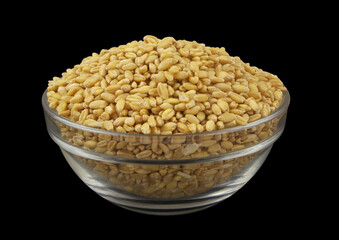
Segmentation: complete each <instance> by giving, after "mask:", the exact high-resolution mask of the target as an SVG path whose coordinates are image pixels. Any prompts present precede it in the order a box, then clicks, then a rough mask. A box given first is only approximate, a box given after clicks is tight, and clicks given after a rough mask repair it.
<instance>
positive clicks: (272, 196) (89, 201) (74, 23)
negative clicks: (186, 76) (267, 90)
mask: <svg viewBox="0 0 339 240" xmlns="http://www.w3.org/2000/svg"><path fill="white" fill-rule="evenodd" d="M159 9H160V8H159ZM159 9H157V10H159ZM213 9H216V14H209V15H206V14H204V12H205V11H210V9H209V8H207V9H204V6H201V9H200V10H199V11H198V12H197V11H196V10H194V11H193V10H191V9H189V8H188V9H187V10H186V11H185V14H183V13H178V12H172V13H171V14H168V13H166V14H165V13H164V14H163V15H162V14H160V13H159V12H158V11H156V10H154V11H150V13H149V14H148V15H147V14H146V15H144V14H136V15H134V18H133V17H132V18H131V17H130V15H129V14H128V13H129V12H128V11H126V15H122V16H121V15H116V14H115V13H116V11H117V9H114V10H113V9H111V10H109V9H106V11H104V10H105V8H104V10H101V11H102V13H105V14H102V15H106V17H105V18H101V17H100V14H98V15H99V16H98V15H93V14H92V12H90V11H89V12H86V13H83V14H80V16H78V15H77V16H76V17H70V16H72V14H73V11H75V10H72V11H71V10H68V11H60V12H58V14H56V13H54V12H53V13H50V14H49V12H48V11H46V12H44V13H42V14H40V15H34V16H33V15H29V14H28V15H27V18H26V20H27V21H25V19H23V20H22V22H21V23H22V26H21V28H20V29H21V30H20V32H16V33H17V34H18V35H17V36H18V37H16V38H15V39H13V41H15V43H17V44H16V50H17V51H18V52H19V53H21V61H20V62H21V64H24V66H23V67H22V68H19V69H17V72H18V73H19V74H21V75H20V76H21V77H20V79H21V88H23V90H24V91H23V93H22V94H21V97H20V100H21V101H20V105H19V106H20V109H22V111H25V110H26V109H27V110H29V111H27V113H26V114H25V116H26V118H27V119H29V121H26V122H25V123H23V124H24V126H25V127H26V128H25V129H27V130H26V132H25V134H26V135H27V136H34V139H32V138H31V137H29V138H28V139H27V140H25V144H24V149H25V150H22V153H24V155H25V156H27V158H28V156H29V157H30V159H31V160H30V162H29V164H27V162H26V163H25V162H23V163H20V164H18V166H17V167H18V168H21V169H22V170H23V172H25V175H22V176H24V177H21V183H22V185H20V186H21V188H23V189H25V190H27V192H26V193H25V194H24V196H21V197H20V198H17V199H19V201H20V204H19V205H20V207H21V208H22V209H23V210H22V211H20V212H21V214H19V215H18V216H19V219H20V218H23V219H25V221H31V222H32V223H33V224H35V225H39V226H43V227H44V228H46V229H48V230H50V231H51V232H58V229H59V230H60V231H64V230H66V229H73V227H74V226H75V224H76V226H78V224H79V226H81V227H80V228H76V229H78V230H79V231H80V229H81V231H85V232H86V231H87V232H88V233H92V232H95V231H96V230H98V229H102V228H103V229H104V231H105V232H107V231H108V232H110V231H112V232H114V231H118V230H119V229H120V227H122V226H126V225H128V226H130V230H131V232H133V229H134V228H135V227H138V226H139V225H140V224H141V223H143V224H146V226H147V227H148V228H144V231H145V234H146V233H150V232H152V231H153V230H152V229H160V230H163V231H164V232H163V234H165V235H167V234H172V235H173V236H176V235H177V234H179V233H178V232H180V231H184V232H187V230H188V229H190V231H194V232H199V231H201V232H202V233H207V234H210V233H217V234H218V232H219V231H220V232H223V234H222V235H220V236H227V232H235V233H236V234H237V235H239V236H241V235H242V234H244V232H242V230H243V229H245V230H246V229H247V233H250V234H257V233H259V232H258V231H260V229H261V230H262V229H265V226H269V227H270V229H274V230H275V233H285V234H286V235H289V234H290V233H292V232H293V231H294V230H298V229H299V230H300V229H302V227H301V226H300V222H302V221H303V220H304V219H305V218H312V214H311V213H310V211H309V209H308V207H306V205H305V198H304V196H305V195H306V194H307V193H308V188H306V187H305V186H309V185H310V181H309V179H305V176H304V175H303V173H305V171H307V170H305V169H304V168H303V166H304V164H305V162H306V161H307V158H306V156H305V154H304V151H303V150H304V148H305V147H303V146H302V143H303V138H302V137H300V136H302V134H303V133H304V132H305V131H306V130H305V129H307V127H306V125H300V124H301V123H303V114H304V111H305V108H304V106H305V101H304V100H303V95H302V93H303V91H304V83H303V82H304V81H305V74H304V73H305V68H304V64H303V63H304V62H306V61H309V60H310V58H309V57H306V56H305V54H304V53H305V52H308V45H307V40H306V39H307V37H308V30H309V28H310V25H309V23H307V22H305V21H303V20H300V21H296V20H298V18H297V17H296V13H295V12H294V11H293V10H291V11H290V12H289V14H290V15H288V14H286V13H280V14H278V12H274V13H270V14H269V13H267V12H266V11H264V10H262V11H261V12H258V11H257V12H253V14H251V15H246V14H245V13H243V15H241V14H240V15H229V14H228V13H229V12H232V11H231V9H228V10H227V11H226V10H225V11H224V12H223V11H222V10H220V9H218V7H217V8H213ZM135 10H137V9H135ZM95 12H96V13H100V12H99V11H98V10H96V11H95ZM137 12H138V11H137ZM150 15H152V16H153V17H150ZM291 16H292V17H293V18H291ZM164 19H165V20H166V21H164ZM148 34H150V35H155V36H157V37H159V38H163V37H166V36H172V37H174V38H175V39H177V40H178V39H186V40H190V41H193V40H196V41H197V42H200V43H205V44H206V45H207V46H216V47H225V48H226V51H227V52H228V53H229V54H230V55H232V56H239V57H240V58H241V59H242V60H243V61H245V62H249V63H250V64H251V65H253V66H257V67H259V68H262V69H264V70H266V71H268V72H271V73H273V74H276V75H278V77H279V78H280V79H281V80H282V81H283V82H284V84H285V85H286V87H287V88H288V90H289V91H290V94H291V104H290V108H289V111H288V117H287V124H286V128H285V131H284V133H283V135H282V136H281V138H280V139H279V140H278V141H277V142H276V143H275V144H274V147H273V149H272V151H271V153H270V154H269V156H268V158H267V159H266V162H265V163H264V165H263V166H262V167H261V169H260V170H259V171H258V172H257V174H256V175H255V176H254V177H253V178H252V179H251V180H250V181H249V182H248V183H247V184H246V185H245V186H244V187H243V188H242V189H240V190H239V191H238V192H237V193H235V194H234V195H233V196H231V197H230V198H229V199H226V200H225V201H223V202H221V203H219V204H217V205H215V206H214V207H211V208H209V209H207V210H204V211H201V212H197V213H193V214H188V215H183V216H174V217H158V216H149V215H142V214H138V213H134V212H130V211H127V210H124V209H122V208H120V207H117V206H115V205H114V204H112V203H110V202H108V201H106V200H104V199H102V198H101V197H100V196H98V195H97V194H95V193H94V192H93V191H92V190H90V189H89V188H88V187H87V186H86V185H85V184H84V183H83V182H81V180H80V179H79V178H78V177H77V176H76V175H75V173H74V172H73V171H72V170H71V168H70V167H69V166H68V164H67V162H66V161H65V159H64V158H63V156H62V154H61V152H60V150H59V148H58V147H57V145H56V144H55V143H54V142H53V141H52V140H51V138H50V137H49V136H48V134H47V130H46V127H45V122H44V116H43V111H42V107H41V96H42V93H43V91H44V90H45V88H46V87H47V82H48V80H50V79H52V77H53V76H60V75H61V73H62V72H63V71H65V70H66V69H67V68H72V67H73V66H74V65H75V64H78V63H80V62H81V60H82V59H83V58H84V57H87V56H89V55H91V54H92V53H93V52H100V50H101V49H108V48H110V47H113V46H119V45H121V44H125V43H127V42H130V41H133V40H141V39H142V38H143V36H144V35H148ZM22 60H24V61H22ZM27 76H29V77H27ZM13 87H16V86H13ZM302 149H303V150H302ZM26 164H27V166H26ZM23 166H25V167H23ZM311 183H312V184H313V183H314V180H313V182H312V180H311ZM32 216H35V217H36V218H35V220H32V219H31V217H32ZM188 226H190V227H188ZM212 229H214V230H213V231H212ZM169 230H170V231H169ZM31 231H33V232H35V230H34V228H33V230H32V229H31ZM135 231H141V229H139V230H135ZM210 231H211V232H210ZM176 233H177V234H176ZM179 235H180V234H179ZM146 236H147V234H146Z"/></svg>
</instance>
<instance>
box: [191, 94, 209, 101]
mask: <svg viewBox="0 0 339 240" xmlns="http://www.w3.org/2000/svg"><path fill="white" fill-rule="evenodd" d="M193 99H194V100H195V101H197V102H206V101H207V100H208V95H207V94H197V95H194V97H193Z"/></svg>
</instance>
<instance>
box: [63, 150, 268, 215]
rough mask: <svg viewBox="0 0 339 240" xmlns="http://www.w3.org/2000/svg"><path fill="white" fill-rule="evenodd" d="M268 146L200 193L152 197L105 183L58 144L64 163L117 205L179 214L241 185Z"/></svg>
mask: <svg viewBox="0 0 339 240" xmlns="http://www.w3.org/2000/svg"><path fill="white" fill-rule="evenodd" d="M270 150H271V146H270V147H268V148H267V149H265V150H263V151H262V152H261V153H260V154H259V155H258V156H256V157H255V159H253V160H252V161H251V162H249V163H248V164H247V165H246V166H245V167H244V168H243V169H242V170H241V171H240V172H238V173H237V174H236V175H234V176H232V177H231V179H229V181H227V182H226V183H224V184H221V185H218V186H215V187H213V188H211V189H210V190H208V191H206V192H204V193H201V194H197V195H193V196H191V197H185V198H177V199H154V198H147V197H142V196H138V195H136V194H132V193H128V192H126V191H123V190H121V189H119V188H117V187H115V186H113V185H112V184H109V183H108V182H107V181H106V180H105V179H104V178H102V177H100V176H99V175H97V174H95V173H94V172H93V170H92V169H90V168H89V167H88V166H86V165H85V164H84V163H82V162H81V161H80V160H79V159H78V157H77V156H75V155H73V154H71V153H69V152H67V151H65V150H64V149H62V148H61V151H62V153H63V155H64V157H65V158H66V160H67V162H68V164H69V165H70V166H71V168H72V169H73V170H74V172H75V173H76V174H77V175H78V176H79V178H80V179H81V180H82V181H83V182H84V183H85V184H86V185H87V186H88V187H90V188H91V189H92V190H93V191H94V192H96V193H97V194H98V195H100V196H101V197H102V198H104V199H106V200H108V201H110V202H112V203H114V204H115V205H117V206H119V207H122V208H125V209H128V210H130V211H134V212H138V213H143V214H150V215H182V214H188V213H193V212H198V211H201V210H204V209H206V208H209V207H212V206H213V205H215V204H217V203H219V202H221V201H223V200H224V199H226V198H228V197H230V196H232V195H233V194H234V193H235V192H236V191H238V190H239V189H240V188H241V187H243V186H244V185H245V184H246V183H247V182H248V181H249V180H250V179H251V178H252V176H253V175H254V174H255V173H256V172H257V170H258V169H259V168H260V166H261V165H262V164H263V162H264V161H265V159H266V157H267V155H268V154H269V152H270Z"/></svg>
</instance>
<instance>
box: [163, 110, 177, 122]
mask: <svg viewBox="0 0 339 240" xmlns="http://www.w3.org/2000/svg"><path fill="white" fill-rule="evenodd" d="M174 115H175V111H174V110H173V109H172V108H168V109H166V110H164V112H163V113H162V115H161V117H162V119H164V120H165V121H167V120H170V119H171V118H172V117H173V116H174Z"/></svg>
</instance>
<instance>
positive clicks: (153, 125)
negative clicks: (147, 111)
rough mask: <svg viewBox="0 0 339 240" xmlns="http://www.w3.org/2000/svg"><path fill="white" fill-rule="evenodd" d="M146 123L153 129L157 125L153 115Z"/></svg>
mask: <svg viewBox="0 0 339 240" xmlns="http://www.w3.org/2000/svg"><path fill="white" fill-rule="evenodd" d="M147 122H148V124H149V126H150V127H155V126H156V125H157V122H156V121H155V118H154V116H153V115H151V116H149V117H148V119H147Z"/></svg>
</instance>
